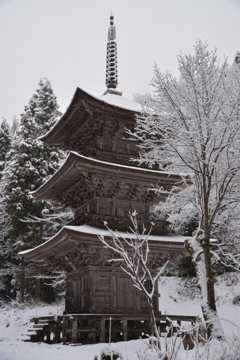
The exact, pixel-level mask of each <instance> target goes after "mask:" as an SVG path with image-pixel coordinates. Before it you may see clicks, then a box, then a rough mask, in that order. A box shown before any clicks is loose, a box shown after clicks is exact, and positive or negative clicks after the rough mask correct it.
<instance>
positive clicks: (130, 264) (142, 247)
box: [99, 211, 168, 349]
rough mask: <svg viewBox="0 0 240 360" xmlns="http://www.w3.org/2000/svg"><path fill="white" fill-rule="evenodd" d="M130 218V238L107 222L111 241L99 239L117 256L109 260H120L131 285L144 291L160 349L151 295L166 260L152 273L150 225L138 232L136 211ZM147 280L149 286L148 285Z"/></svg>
mask: <svg viewBox="0 0 240 360" xmlns="http://www.w3.org/2000/svg"><path fill="white" fill-rule="evenodd" d="M130 219H131V222H132V228H130V231H131V237H130V238H129V237H128V238H126V237H124V236H122V235H121V234H120V233H116V232H115V231H112V230H111V229H110V228H109V227H108V225H107V223H105V226H106V227H107V229H108V230H109V232H110V234H111V236H112V241H111V242H109V241H107V240H105V239H104V236H102V235H101V236H99V239H100V240H101V242H102V243H103V245H104V246H105V247H107V248H109V249H110V250H112V251H113V253H115V254H117V257H116V258H112V259H109V262H114V261H117V262H121V265H120V266H121V268H122V270H123V271H124V272H125V273H126V274H127V275H128V276H130V278H131V279H132V282H133V286H135V287H136V288H137V289H138V290H140V291H142V292H143V293H144V295H145V297H146V299H147V301H148V305H149V310H150V314H151V321H152V325H153V331H154V334H155V336H156V337H157V346H158V348H159V349H161V345H160V335H159V331H158V329H157V324H156V318H155V313H154V305H153V295H154V290H155V288H156V283H157V281H158V280H159V277H160V276H161V274H162V273H163V271H164V269H165V267H166V265H167V263H168V262H166V263H165V265H164V266H163V267H161V268H159V269H158V271H157V272H156V273H155V274H154V275H153V274H152V272H151V271H150V269H149V267H148V255H149V244H148V238H149V234H150V233H151V229H152V227H151V228H150V230H149V232H148V233H146V229H145V228H144V227H143V229H142V232H141V233H140V232H139V229H138V222H137V213H136V212H135V211H134V212H133V213H130ZM152 225H153V224H152ZM149 282H150V284H151V286H149ZM147 284H148V286H147ZM154 334H151V335H154Z"/></svg>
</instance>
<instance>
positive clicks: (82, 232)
mask: <svg viewBox="0 0 240 360" xmlns="http://www.w3.org/2000/svg"><path fill="white" fill-rule="evenodd" d="M113 233H114V234H115V235H116V236H120V237H122V238H126V239H127V238H130V237H132V234H130V233H127V232H119V233H118V232H116V231H114V232H113ZM100 235H102V236H104V238H105V240H110V239H111V238H112V235H111V234H110V232H109V231H108V230H107V229H100V228H95V227H92V226H89V225H81V226H64V227H63V228H62V229H61V230H60V231H59V232H58V233H57V234H56V235H55V236H53V237H52V238H51V239H49V240H48V241H46V242H45V243H43V244H41V245H39V246H37V247H35V248H33V249H29V250H25V251H21V252H20V253H19V255H21V256H22V257H23V258H24V260H25V261H39V260H46V259H48V258H51V257H52V256H53V257H55V256H56V257H61V256H62V253H61V251H63V249H64V250H65V249H66V248H69V247H70V246H71V245H72V244H76V243H81V242H87V243H88V241H90V240H91V241H93V240H94V241H96V244H97V245H99V247H102V246H103V245H102V243H101V242H100V240H99V238H98V237H99V236H100ZM185 240H187V238H186V237H185V236H181V235H173V234H168V235H165V236H156V235H149V237H148V241H149V244H150V245H152V246H159V247H161V248H165V249H166V248H171V249H172V250H174V249H183V247H184V242H185Z"/></svg>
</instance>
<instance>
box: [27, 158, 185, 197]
mask: <svg viewBox="0 0 240 360" xmlns="http://www.w3.org/2000/svg"><path fill="white" fill-rule="evenodd" d="M95 176H101V177H102V178H103V179H106V178H108V179H113V178H115V179H117V180H118V181H119V180H120V179H121V181H123V182H128V181H131V180H133V181H137V182H139V183H143V184H147V185H148V187H150V185H151V184H165V185H170V186H173V184H176V182H178V181H179V180H180V179H181V178H180V176H179V175H177V174H170V173H168V172H164V171H159V170H151V169H144V168H140V167H134V166H127V165H119V164H114V163H109V162H105V161H101V160H97V159H93V158H89V157H86V156H83V155H80V154H78V153H76V152H70V153H69V155H68V157H67V159H66V160H65V162H64V163H63V165H62V167H61V168H60V169H59V170H58V171H57V172H56V173H55V174H54V175H53V176H52V177H51V178H50V179H49V180H48V181H47V182H45V183H44V184H43V185H42V186H41V187H40V188H39V189H37V190H36V191H35V192H33V195H34V197H35V198H36V199H38V200H51V201H54V200H57V199H58V201H59V199H61V197H62V194H63V193H64V192H67V191H69V190H70V189H71V188H73V187H74V186H75V185H76V184H77V183H79V181H80V182H82V183H83V182H84V181H85V180H86V184H87V186H88V187H90V182H91V181H92V180H91V179H92V178H93V177H95ZM147 185H146V189H145V190H146V192H147V190H148V188H147ZM96 186H99V184H97V185H96ZM143 186H144V185H143Z"/></svg>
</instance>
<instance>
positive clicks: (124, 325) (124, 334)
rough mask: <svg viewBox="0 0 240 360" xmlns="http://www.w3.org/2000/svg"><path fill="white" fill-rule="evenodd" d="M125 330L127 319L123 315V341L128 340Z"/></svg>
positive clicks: (126, 328)
mask: <svg viewBox="0 0 240 360" xmlns="http://www.w3.org/2000/svg"><path fill="white" fill-rule="evenodd" d="M127 331H128V320H127V318H126V317H125V318H123V341H127V340H128V335H127Z"/></svg>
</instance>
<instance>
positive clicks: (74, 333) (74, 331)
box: [72, 317, 78, 344]
mask: <svg viewBox="0 0 240 360" xmlns="http://www.w3.org/2000/svg"><path fill="white" fill-rule="evenodd" d="M77 325H78V321H77V318H76V317H75V318H74V319H73V321H72V343H73V344H76V343H77V330H78V326H77Z"/></svg>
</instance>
